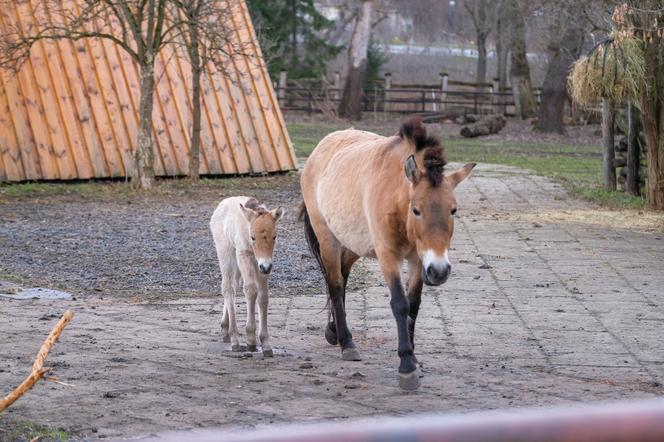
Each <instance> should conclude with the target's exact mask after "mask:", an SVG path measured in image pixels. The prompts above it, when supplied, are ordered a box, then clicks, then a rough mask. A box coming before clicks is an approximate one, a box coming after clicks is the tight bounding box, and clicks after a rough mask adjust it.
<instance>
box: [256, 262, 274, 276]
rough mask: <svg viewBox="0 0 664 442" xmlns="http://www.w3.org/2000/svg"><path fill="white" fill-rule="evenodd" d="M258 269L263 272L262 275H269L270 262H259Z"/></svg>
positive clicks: (270, 269)
mask: <svg viewBox="0 0 664 442" xmlns="http://www.w3.org/2000/svg"><path fill="white" fill-rule="evenodd" d="M258 270H260V271H261V273H262V274H264V275H269V274H270V272H271V271H272V263H270V264H259V265H258Z"/></svg>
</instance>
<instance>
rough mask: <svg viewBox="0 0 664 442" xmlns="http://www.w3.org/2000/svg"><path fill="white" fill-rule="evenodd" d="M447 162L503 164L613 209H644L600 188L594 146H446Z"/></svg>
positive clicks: (471, 143) (599, 151)
mask: <svg viewBox="0 0 664 442" xmlns="http://www.w3.org/2000/svg"><path fill="white" fill-rule="evenodd" d="M445 145H446V147H447V156H448V159H449V160H450V161H457V162H462V163H463V162H469V161H475V162H483V163H495V164H505V165H508V166H515V167H519V168H522V169H528V170H532V171H533V172H535V173H537V174H538V175H542V176H546V177H550V178H553V179H555V180H557V181H558V182H560V183H561V184H563V186H565V188H567V189H568V190H570V191H571V192H573V193H574V194H576V195H578V196H580V197H582V198H584V199H586V200H589V201H593V202H596V203H599V204H601V205H604V206H608V207H615V208H635V209H638V208H643V207H644V206H645V200H644V199H643V198H641V197H633V196H629V195H626V194H624V193H622V192H608V191H606V190H604V189H603V188H602V148H601V147H600V146H597V145H580V146H574V145H556V144H543V143H527V144H524V143H521V144H518V143H517V144H513V143H504V142H483V141H481V140H453V141H448V142H446V143H445Z"/></svg>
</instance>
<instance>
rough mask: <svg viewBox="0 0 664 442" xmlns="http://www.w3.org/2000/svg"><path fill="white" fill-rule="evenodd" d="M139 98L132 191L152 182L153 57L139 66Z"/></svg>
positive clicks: (147, 185)
mask: <svg viewBox="0 0 664 442" xmlns="http://www.w3.org/2000/svg"><path fill="white" fill-rule="evenodd" d="M140 75H141V79H140V81H141V86H140V87H141V97H140V104H139V120H140V122H139V125H140V128H139V132H138V143H137V146H136V151H135V152H134V175H133V176H132V187H133V188H134V189H149V188H151V187H152V182H153V181H154V152H153V150H152V149H153V146H152V108H153V104H154V99H153V97H154V56H148V57H147V60H146V63H145V64H143V65H141V73H140Z"/></svg>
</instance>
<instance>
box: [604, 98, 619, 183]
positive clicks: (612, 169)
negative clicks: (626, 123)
mask: <svg viewBox="0 0 664 442" xmlns="http://www.w3.org/2000/svg"><path fill="white" fill-rule="evenodd" d="M615 120H616V114H615V109H614V105H613V102H612V101H611V100H607V99H605V98H602V144H603V147H604V149H603V150H604V153H603V155H602V164H603V170H604V189H605V190H608V191H612V192H613V191H615V190H616V166H615V140H614V131H613V129H614V125H615Z"/></svg>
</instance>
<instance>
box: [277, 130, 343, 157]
mask: <svg viewBox="0 0 664 442" xmlns="http://www.w3.org/2000/svg"><path fill="white" fill-rule="evenodd" d="M350 126H351V125H350V123H345V122H338V123H319V122H316V123H289V124H288V133H289V134H290V137H291V141H292V142H293V147H294V148H295V155H297V156H298V157H308V156H309V154H310V153H311V151H312V150H314V148H315V147H316V145H318V143H319V142H320V140H322V139H323V138H324V137H325V135H327V134H329V133H330V132H334V131H335V130H341V129H348V128H349V127H350Z"/></svg>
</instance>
